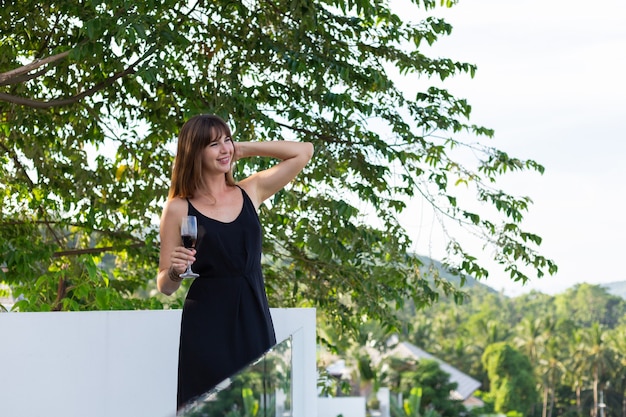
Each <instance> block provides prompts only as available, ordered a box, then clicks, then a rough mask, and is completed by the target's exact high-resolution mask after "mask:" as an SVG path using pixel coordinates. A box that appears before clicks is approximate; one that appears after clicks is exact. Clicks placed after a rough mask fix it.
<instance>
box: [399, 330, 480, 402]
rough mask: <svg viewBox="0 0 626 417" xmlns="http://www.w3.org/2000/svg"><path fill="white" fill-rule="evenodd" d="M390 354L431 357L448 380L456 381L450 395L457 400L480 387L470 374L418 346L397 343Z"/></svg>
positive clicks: (468, 395)
mask: <svg viewBox="0 0 626 417" xmlns="http://www.w3.org/2000/svg"><path fill="white" fill-rule="evenodd" d="M388 355H390V356H397V357H401V358H406V357H410V358H415V359H418V360H419V359H431V360H434V361H437V362H438V363H439V367H440V368H441V370H443V371H444V372H446V373H447V374H449V375H450V381H452V382H456V383H457V388H456V390H454V391H453V392H451V393H450V394H451V396H452V397H453V398H455V399H458V400H466V399H467V398H469V397H470V396H471V395H472V394H473V393H474V391H476V390H477V389H478V388H480V385H481V383H480V382H478V381H477V380H475V379H474V378H472V377H471V376H469V375H467V374H464V373H463V372H461V371H459V370H458V369H456V368H455V367H453V366H452V365H450V364H448V363H446V362H444V361H442V360H441V359H439V358H436V357H435V356H433V355H431V354H430V353H428V352H426V351H424V350H422V349H420V348H418V347H417V346H415V345H413V344H411V343H409V342H400V343H398V344H397V345H396V346H395V347H394V348H393V349H392V350H391V351H390V352H389V353H388Z"/></svg>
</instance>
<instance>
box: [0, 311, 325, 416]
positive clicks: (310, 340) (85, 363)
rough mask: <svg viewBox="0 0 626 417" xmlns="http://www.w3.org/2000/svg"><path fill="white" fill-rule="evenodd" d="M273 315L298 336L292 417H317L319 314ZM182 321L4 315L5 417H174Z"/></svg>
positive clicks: (0, 391) (122, 314)
mask: <svg viewBox="0 0 626 417" xmlns="http://www.w3.org/2000/svg"><path fill="white" fill-rule="evenodd" d="M271 313H272V319H273V320H274V325H275V328H276V337H277V339H278V341H282V340H284V339H285V338H287V337H289V335H293V345H292V358H293V370H292V378H293V415H294V417H300V416H301V417H317V391H316V367H315V359H316V357H315V309H272V310H271ZM180 314H181V311H180V310H151V311H94V312H64V313H62V312H55V313H2V314H0V358H1V362H0V416H11V417H42V416H46V417H85V416H89V417H126V416H128V417H142V416H146V417H172V416H174V414H175V407H176V378H177V376H176V374H177V361H178V336H179V331H180Z"/></svg>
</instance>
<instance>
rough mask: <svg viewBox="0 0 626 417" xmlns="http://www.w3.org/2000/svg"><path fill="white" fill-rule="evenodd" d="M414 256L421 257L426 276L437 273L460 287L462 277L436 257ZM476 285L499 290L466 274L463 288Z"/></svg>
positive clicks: (422, 270)
mask: <svg viewBox="0 0 626 417" xmlns="http://www.w3.org/2000/svg"><path fill="white" fill-rule="evenodd" d="M413 256H415V257H416V258H417V259H419V260H420V261H421V262H422V266H421V267H420V272H421V273H422V274H423V275H424V276H425V277H426V278H428V277H429V276H432V275H433V274H435V273H437V274H438V275H439V276H440V277H442V278H444V279H445V280H447V281H449V282H451V283H452V284H454V286H455V287H457V288H459V287H460V285H461V277H460V276H459V275H457V274H453V273H452V272H450V271H449V270H448V269H446V268H445V267H444V266H443V264H442V263H441V262H440V261H437V260H435V259H432V258H429V257H428V256H423V255H417V254H414V255H413ZM476 286H478V287H483V288H486V289H487V290H488V291H491V292H494V293H497V292H498V291H496V290H494V289H493V288H491V287H490V286H488V285H485V284H483V283H481V282H479V281H478V280H476V279H475V278H473V277H471V276H469V275H466V276H465V283H464V284H463V287H461V288H462V289H464V290H466V289H468V288H472V287H476Z"/></svg>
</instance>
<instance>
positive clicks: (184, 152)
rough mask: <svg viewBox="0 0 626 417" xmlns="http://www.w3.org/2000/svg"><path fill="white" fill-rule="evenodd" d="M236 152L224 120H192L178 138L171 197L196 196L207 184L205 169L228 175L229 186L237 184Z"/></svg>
mask: <svg viewBox="0 0 626 417" xmlns="http://www.w3.org/2000/svg"><path fill="white" fill-rule="evenodd" d="M234 150H235V147H234V145H233V142H232V139H231V133H230V128H229V127H228V125H227V124H226V122H224V120H222V119H221V118H219V117H218V116H215V115H207V114H203V115H198V116H194V117H192V118H191V119H189V120H188V121H187V122H186V123H185V124H184V125H183V127H182V128H181V131H180V133H179V135H178V151H177V153H176V158H175V159H174V168H173V170H172V185H171V187H170V193H169V197H170V198H172V197H182V198H185V197H192V196H193V194H194V192H195V191H196V189H197V188H198V187H199V186H201V185H202V184H203V182H204V180H203V172H205V170H210V171H213V172H219V173H222V174H225V178H226V183H227V184H229V185H234V184H235V180H234V179H233V176H232V169H231V167H232V162H233V157H234Z"/></svg>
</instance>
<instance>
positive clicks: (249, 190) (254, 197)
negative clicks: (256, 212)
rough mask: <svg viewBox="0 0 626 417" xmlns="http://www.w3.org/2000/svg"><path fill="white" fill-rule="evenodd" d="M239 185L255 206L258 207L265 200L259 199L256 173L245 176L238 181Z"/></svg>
mask: <svg viewBox="0 0 626 417" xmlns="http://www.w3.org/2000/svg"><path fill="white" fill-rule="evenodd" d="M237 185H238V186H239V187H241V188H242V189H243V190H244V191H245V192H246V194H247V195H248V197H249V198H250V200H251V201H252V204H253V205H254V208H256V209H258V208H259V207H260V206H261V203H263V201H259V197H258V193H257V188H256V178H255V175H254V174H253V175H251V176H249V177H248V178H245V179H243V180H241V181H239V182H238V183H237Z"/></svg>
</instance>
